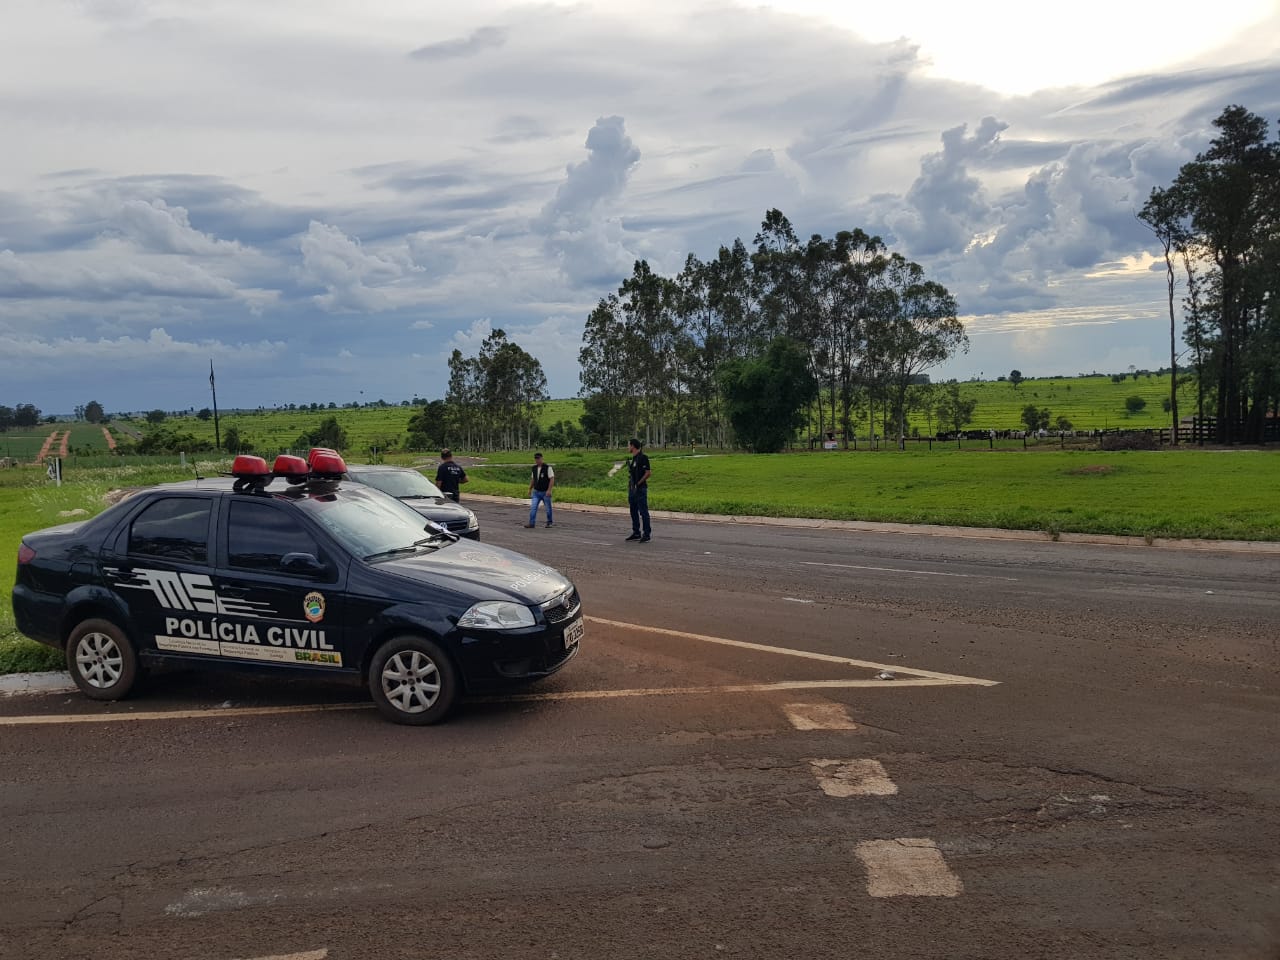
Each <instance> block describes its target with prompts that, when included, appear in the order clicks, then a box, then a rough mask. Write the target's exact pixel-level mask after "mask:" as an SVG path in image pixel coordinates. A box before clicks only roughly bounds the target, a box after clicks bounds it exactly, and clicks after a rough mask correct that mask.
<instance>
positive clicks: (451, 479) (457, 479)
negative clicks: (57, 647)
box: [436, 450, 467, 503]
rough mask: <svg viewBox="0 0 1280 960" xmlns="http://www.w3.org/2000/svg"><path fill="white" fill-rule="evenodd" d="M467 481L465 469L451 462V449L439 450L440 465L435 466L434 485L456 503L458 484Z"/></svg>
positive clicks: (459, 492) (458, 497) (458, 494)
mask: <svg viewBox="0 0 1280 960" xmlns="http://www.w3.org/2000/svg"><path fill="white" fill-rule="evenodd" d="M466 482H467V471H465V470H463V469H462V467H460V466H458V465H457V464H456V463H454V462H453V451H452V450H441V451H440V466H438V467H436V486H437V487H439V488H440V491H441V492H442V493H443V494H444V495H445V496H446V497H448V498H449V499H450V500H452V501H453V502H454V503H457V502H458V500H459V499H460V497H461V491H460V490H459V489H458V486H459V484H463V483H466Z"/></svg>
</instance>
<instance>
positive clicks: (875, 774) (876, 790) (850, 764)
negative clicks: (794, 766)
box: [809, 760, 898, 797]
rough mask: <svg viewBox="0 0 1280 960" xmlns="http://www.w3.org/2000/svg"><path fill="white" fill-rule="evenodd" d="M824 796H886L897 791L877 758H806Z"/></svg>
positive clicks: (896, 786)
mask: <svg viewBox="0 0 1280 960" xmlns="http://www.w3.org/2000/svg"><path fill="white" fill-rule="evenodd" d="M809 766H810V768H811V769H812V770H813V775H814V776H815V777H817V778H818V786H820V787H821V788H822V792H823V793H825V794H826V795H827V796H828V797H887V796H891V795H893V794H895V793H897V792H898V785H897V784H896V783H894V782H893V781H892V780H890V779H889V775H888V774H887V773H885V770H884V767H883V766H882V765H881V763H880V761H879V760H810V761H809Z"/></svg>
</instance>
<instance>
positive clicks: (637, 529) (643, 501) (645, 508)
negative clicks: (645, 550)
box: [627, 483, 652, 537]
mask: <svg viewBox="0 0 1280 960" xmlns="http://www.w3.org/2000/svg"><path fill="white" fill-rule="evenodd" d="M627 506H629V507H630V508H631V532H632V533H643V534H644V536H646V537H647V536H649V534H650V533H651V532H652V528H651V527H650V526H649V485H648V484H647V483H645V484H641V485H640V486H638V487H635V488H633V489H630V490H628V491H627ZM641 523H643V524H644V527H643V529H641V526H640V525H641Z"/></svg>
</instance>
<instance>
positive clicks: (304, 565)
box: [280, 553, 325, 573]
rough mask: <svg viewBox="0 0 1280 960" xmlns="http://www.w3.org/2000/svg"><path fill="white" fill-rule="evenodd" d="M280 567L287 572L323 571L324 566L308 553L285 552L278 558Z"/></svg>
mask: <svg viewBox="0 0 1280 960" xmlns="http://www.w3.org/2000/svg"><path fill="white" fill-rule="evenodd" d="M280 569H281V570H284V571H286V572H287V573H324V572H325V566H324V564H323V563H321V562H320V560H319V558H318V557H316V556H314V555H313V554H310V553H286V554H285V555H284V556H283V557H281V558H280Z"/></svg>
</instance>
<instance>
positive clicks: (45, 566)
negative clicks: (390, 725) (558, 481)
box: [13, 450, 583, 724]
mask: <svg viewBox="0 0 1280 960" xmlns="http://www.w3.org/2000/svg"><path fill="white" fill-rule="evenodd" d="M345 473H346V464H345V463H344V462H343V460H342V458H341V457H340V456H338V455H337V454H336V453H335V452H333V451H330V450H313V451H312V452H311V453H310V455H309V456H308V457H307V458H306V459H303V458H301V457H291V456H282V457H278V458H276V460H275V462H274V464H273V465H272V466H271V467H268V466H267V463H266V461H265V460H263V459H262V458H261V457H251V456H239V457H236V459H235V461H234V463H233V465H232V471H231V475H230V476H228V477H218V478H208V479H197V480H189V481H184V482H182V483H173V484H163V485H160V486H156V487H151V488H148V489H146V490H143V491H141V492H139V493H137V494H135V495H134V496H132V497H129V498H128V499H126V500H124V501H122V502H120V503H118V504H116V505H114V506H112V507H109V508H108V509H107V510H105V511H103V512H102V513H101V514H99V515H98V516H96V517H93V518H92V519H90V520H86V521H82V522H79V523H69V524H63V525H61V526H57V527H51V528H48V529H45V530H40V531H37V532H35V533H29V534H27V535H26V536H25V537H23V538H22V542H21V544H20V546H19V547H18V571H17V579H16V582H15V585H14V588H13V611H14V616H15V619H16V621H17V626H18V629H19V630H20V631H21V632H22V633H24V634H25V635H26V636H28V637H31V638H32V639H34V640H38V641H40V642H42V643H46V644H49V645H51V646H54V647H57V648H59V649H62V650H63V651H65V653H66V658H67V665H68V668H69V669H70V672H71V676H72V678H73V679H74V680H75V682H76V685H77V686H78V687H79V688H80V689H81V690H82V691H83V692H84V693H85V695H86V696H88V697H91V698H92V699H95V700H118V699H121V698H123V697H126V696H128V695H129V693H130V691H131V690H133V688H134V685H135V683H136V682H137V680H138V679H139V676H140V675H141V674H143V673H144V672H145V671H146V669H147V668H148V667H149V666H152V665H155V664H160V663H163V662H181V663H184V664H186V665H193V664H200V665H220V666H231V667H234V668H238V669H259V670H263V669H265V670H284V671H288V672H289V673H290V674H292V675H295V676H296V675H299V674H324V675H337V676H343V677H347V678H350V679H351V680H352V681H355V682H360V683H363V684H366V685H367V686H368V689H369V692H370V694H371V695H372V697H373V700H374V703H375V704H376V705H377V707H378V709H379V710H380V711H381V712H382V714H383V715H384V716H386V717H388V718H389V719H391V720H393V721H395V722H397V723H407V724H430V723H436V722H438V721H440V720H442V719H444V717H445V716H446V715H447V714H448V712H449V710H450V708H451V707H452V706H453V705H454V703H455V701H456V699H457V698H458V696H460V695H461V694H464V693H483V692H492V691H494V690H496V689H500V688H503V687H508V686H510V685H512V684H521V683H526V682H528V681H532V680H537V679H539V678H541V677H546V676H548V675H550V674H552V673H554V672H555V671H557V670H559V669H560V668H561V667H563V666H564V665H565V664H566V663H568V661H569V660H570V659H572V658H573V657H574V655H576V654H577V652H578V650H579V647H580V642H581V640H582V636H583V624H582V604H581V602H580V600H579V597H578V591H577V589H576V588H575V587H574V585H573V584H572V583H571V582H570V581H569V580H568V579H567V578H566V577H565V576H563V575H562V574H560V573H558V572H557V571H556V570H554V569H552V568H551V567H547V566H544V565H542V564H541V563H538V562H537V561H535V560H532V559H530V558H528V557H525V556H522V555H520V554H518V553H514V552H512V551H509V550H503V549H500V548H498V547H492V546H487V545H483V544H480V543H476V542H473V541H469V540H459V538H458V536H457V535H455V534H452V533H450V532H449V531H447V530H446V529H444V528H443V527H441V526H439V525H438V524H435V523H433V522H432V521H430V520H426V519H425V518H423V517H422V516H421V515H419V514H418V513H416V512H414V511H413V510H412V509H410V508H409V507H407V506H405V505H404V504H402V503H401V502H400V501H398V500H396V499H395V498H394V497H390V496H388V495H386V494H384V493H382V492H380V491H378V490H375V489H373V488H372V487H369V486H365V485H360V484H352V483H347V482H343V478H344V474H345Z"/></svg>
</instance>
